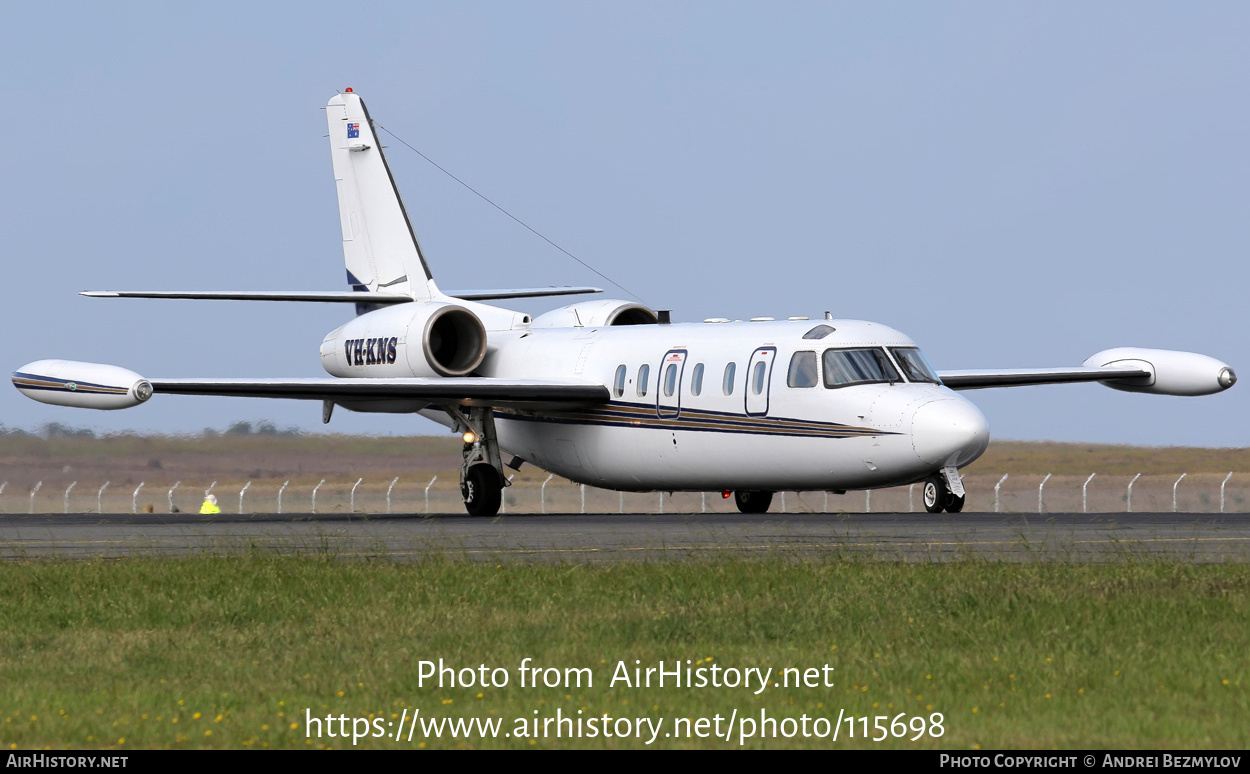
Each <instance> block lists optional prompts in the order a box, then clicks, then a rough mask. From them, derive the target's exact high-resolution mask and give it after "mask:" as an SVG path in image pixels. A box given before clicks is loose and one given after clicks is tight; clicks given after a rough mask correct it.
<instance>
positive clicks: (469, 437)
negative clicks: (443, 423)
mask: <svg viewBox="0 0 1250 774" xmlns="http://www.w3.org/2000/svg"><path fill="white" fill-rule="evenodd" d="M476 440H477V435H476V434H474V432H473V431H472V430H466V431H465V433H464V442H465V443H473V442H474V441H476Z"/></svg>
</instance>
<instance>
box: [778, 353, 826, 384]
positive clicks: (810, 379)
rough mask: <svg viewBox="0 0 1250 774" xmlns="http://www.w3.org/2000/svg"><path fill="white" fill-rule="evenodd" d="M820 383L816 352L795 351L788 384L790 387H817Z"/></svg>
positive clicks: (788, 375)
mask: <svg viewBox="0 0 1250 774" xmlns="http://www.w3.org/2000/svg"><path fill="white" fill-rule="evenodd" d="M819 383H820V370H819V368H818V367H817V365H816V353H815V352H795V353H794V357H792V358H790V372H789V373H788V374H787V375H786V384H787V385H789V386H790V387H815V386H816V385H818V384H819Z"/></svg>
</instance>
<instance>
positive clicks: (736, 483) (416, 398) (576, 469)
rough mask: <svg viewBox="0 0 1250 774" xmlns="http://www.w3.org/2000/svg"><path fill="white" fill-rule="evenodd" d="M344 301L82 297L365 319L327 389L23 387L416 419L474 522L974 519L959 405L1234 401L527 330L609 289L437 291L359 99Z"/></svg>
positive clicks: (820, 334)
mask: <svg viewBox="0 0 1250 774" xmlns="http://www.w3.org/2000/svg"><path fill="white" fill-rule="evenodd" d="M326 115H327V118H328V120H329V125H330V153H331V156H332V158H333V161H334V179H335V184H336V185H337V187H338V202H339V217H340V219H341V221H342V228H343V253H344V257H345V259H346V264H347V280H348V283H349V284H350V285H351V288H352V290H351V292H341V293H335V292H328V293H327V292H235V291H226V292H202V291H186V292H182V291H174V292H157V291H151V292H149V291H124V292H86V293H83V295H86V296H92V297H132V298H183V299H239V300H264V301H305V302H329V303H352V304H355V305H356V315H357V316H356V317H355V319H353V320H352V321H350V322H348V323H347V324H345V325H343V326H342V327H340V328H339V329H337V330H335V331H332V332H331V333H330V334H329V335H327V336H326V337H325V339H324V341H322V343H321V363H322V365H323V366H324V367H325V370H326V371H327V372H328V373H329V374H330V375H331V376H332V377H333V378H317V379H164V378H158V379H147V378H144V377H142V376H140V375H139V374H136V373H134V372H133V371H129V370H127V369H124V368H120V367H117V366H112V365H102V364H98V363H80V362H71V361H65V360H41V361H38V362H34V363H30V364H29V365H26V366H23V367H22V368H21V369H20V370H18V371H17V372H16V373H14V374H13V383H14V385H16V387H17V389H18V390H20V391H21V392H22V393H23V394H25V395H27V396H28V397H31V398H33V399H35V400H37V401H41V402H44V403H52V404H57V405H63V406H79V407H86V408H96V409H119V408H127V407H130V406H136V405H138V404H140V403H143V402H145V401H147V400H148V399H149V398H151V397H152V396H153V395H154V394H171V395H230V396H242V397H255V398H293V399H301V400H316V401H321V402H322V405H323V408H322V418H323V420H324V421H326V422H329V421H330V415H331V413H332V411H333V409H334V407H335V406H342V407H343V408H344V409H347V410H349V411H362V412H386V413H396V414H414V413H415V414H421V415H423V416H426V417H429V418H430V419H433V420H434V421H436V422H440V423H442V424H444V425H446V426H447V427H449V428H451V429H452V430H453V431H455V432H457V433H461V434H463V437H464V462H463V465H462V467H461V479H460V482H461V483H460V487H461V493H462V495H463V498H464V503H465V507H466V508H467V510H468V512H469V513H470V514H472V515H475V516H489V515H493V514H495V513H496V512H497V511H498V510H499V506H500V498H501V496H502V490H503V488H504V487H506V486H507V485H508V479H507V478H506V477H505V474H504V463H503V455H505V454H506V455H510V456H511V460H510V462H509V463H508V465H509V466H511V467H514V468H515V467H519V466H520V465H521V464H522V463H523V462H530V463H532V464H534V465H537V466H539V467H542V468H545V469H546V470H549V471H551V472H552V473H556V474H558V475H560V476H564V477H565V478H568V479H571V480H572V481H576V482H580V483H584V484H590V485H592V486H598V487H606V488H609V489H618V490H623V491H656V490H659V491H704V492H706V491H721V492H723V493H725V494H726V496H728V495H729V494H730V493H732V494H733V495H734V497H735V500H736V504H737V506H738V508H739V509H740V510H741V511H742V512H744V513H762V512H764V511H766V510H768V507H769V504H770V502H771V500H772V496H773V493H774V492H777V491H781V490H791V491H795V490H797V491H804V490H808V491H812V490H815V491H820V490H824V491H833V492H844V491H846V490H850V489H874V488H879V487H890V486H897V485H902V484H912V483H916V482H921V481H923V482H924V488H923V491H924V503H925V508H926V509H927V510H928V511H929V512H931V513H938V512H940V511H942V510H946V511H950V512H957V511H959V510H961V509H962V508H963V504H964V496H965V495H964V488H963V484H962V483H961V480H960V476H959V473H958V470H959V468H960V467H962V466H964V465H967V464H969V463H971V462H972V461H973V460H975V459H977V457H979V456H980V455H981V453H982V452H984V451H985V448H986V446H987V444H988V443H989V437H990V436H989V426H988V425H987V423H986V421H985V417H984V416H982V414H981V412H980V411H978V410H977V408H976V407H975V406H974V405H972V403H970V402H969V401H968V400H966V399H965V398H964V397H963V396H962V395H960V394H959V392H958V391H960V390H970V389H980V388H987V387H1009V386H1019V385H1032V384H1054V383H1061V382H1085V381H1099V382H1102V383H1103V384H1106V385H1107V386H1109V387H1112V388H1114V389H1117V390H1128V391H1131V392H1149V393H1156V394H1161V395H1206V394H1211V393H1216V392H1220V391H1221V390H1226V389H1228V388H1229V387H1231V386H1232V385H1233V383H1234V382H1235V381H1236V375H1235V374H1234V373H1233V370H1232V369H1231V368H1229V367H1228V366H1227V365H1225V364H1224V363H1221V362H1219V361H1218V360H1215V359H1213V358H1210V357H1207V356H1205V355H1200V354H1195V353H1190V352H1173V351H1165V350H1157V349H1137V348H1119V349H1110V350H1106V351H1104V352H1099V353H1098V354H1096V355H1094V356H1092V357H1090V358H1089V359H1088V360H1086V361H1085V363H1084V365H1082V366H1079V367H1071V368H1048V369H1029V370H986V371H935V370H934V369H933V368H932V366H930V364H929V363H928V361H926V360H925V357H924V355H923V354H922V353H921V351H920V349H919V348H918V347H917V346H916V344H915V342H913V341H912V340H911V339H910V338H908V337H907V336H905V335H904V334H902V333H900V332H898V331H896V330H892V329H891V328H888V327H886V326H884V325H879V324H877V323H872V322H863V321H859V320H838V319H832V318H831V316H830V315H828V313H826V315H825V319H823V320H814V321H813V320H808V319H807V318H790V319H789V320H786V321H774V320H772V319H771V318H760V319H753V320H751V321H749V322H741V321H730V320H725V319H712V320H705V321H704V322H703V323H698V324H669V320H668V315H667V313H665V312H660V313H658V314H657V313H656V312H655V311H653V310H651V309H649V308H647V307H645V306H643V305H641V304H637V303H631V302H627V301H615V300H607V301H587V302H582V303H577V304H573V305H571V306H565V307H563V308H561V309H557V310H555V311H552V312H548V313H546V314H543V315H540V316H538V317H533V318H531V317H530V315H527V314H524V313H522V312H515V311H512V310H509V309H505V308H503V307H499V306H495V305H489V304H485V303H481V302H483V301H498V300H503V299H509V298H522V297H535V296H555V295H564V294H576V293H598V292H601V291H599V290H598V289H596V288H558V289H537V290H503V291H478V292H455V291H451V292H444V291H441V290H439V288H438V285H437V284H435V282H434V277H433V275H432V274H431V273H430V268H429V266H428V265H427V264H426V261H425V258H424V256H423V255H422V253H421V246H420V244H419V243H418V241H417V237H416V234H415V232H414V231H413V229H412V224H411V223H410V221H409V219H408V215H407V212H406V211H405V209H404V205H403V202H402V201H401V200H400V197H399V191H398V190H397V189H396V187H395V182H394V179H393V178H392V176H391V171H390V167H389V166H388V165H387V162H386V156H385V154H384V153H383V151H382V146H381V144H380V143H379V141H378V137H377V134H376V132H375V129H374V124H373V122H372V120H371V119H370V117H369V113H368V111H367V110H366V109H365V104H364V102H363V101H362V100H361V99H360V97H359V96H358V95H356V94H354V93H352V92H351V90H350V89H348V90H347V91H346V92H345V93H342V94H338V95H336V96H334V97H333V98H332V99H331V100H330V102H329V104H328V105H327V110H326Z"/></svg>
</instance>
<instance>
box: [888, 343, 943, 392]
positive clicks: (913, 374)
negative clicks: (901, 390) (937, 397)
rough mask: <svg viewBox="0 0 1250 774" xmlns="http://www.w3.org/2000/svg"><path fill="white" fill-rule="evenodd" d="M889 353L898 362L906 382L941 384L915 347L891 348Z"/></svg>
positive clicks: (931, 367) (935, 373)
mask: <svg viewBox="0 0 1250 774" xmlns="http://www.w3.org/2000/svg"><path fill="white" fill-rule="evenodd" d="M890 351H891V352H893V353H894V359H895V360H897V361H898V364H899V367H900V368H902V369H903V373H905V374H907V381H909V382H933V383H934V384H941V383H942V380H941V379H939V378H938V375H937V372H936V371H934V370H933V366H931V365H929V361H928V360H926V359H925V356H924V355H923V354H921V352H920V350H918V349H916V348H915V347H891V348H890Z"/></svg>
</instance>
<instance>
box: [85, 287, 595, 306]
mask: <svg viewBox="0 0 1250 774" xmlns="http://www.w3.org/2000/svg"><path fill="white" fill-rule="evenodd" d="M602 292H603V289H602V288H578V287H562V288H555V287H552V288H516V289H512V290H453V291H451V292H450V293H445V294H444V295H447V296H450V297H452V298H459V299H461V300H463V301H494V300H499V299H505V298H545V297H547V296H576V295H583V294H586V293H602ZM78 295H80V296H87V297H89V298H179V299H198V300H209V301H306V302H313V303H323V304H325V303H328V304H403V303H407V302H409V301H412V300H413V299H412V298H411V297H409V296H404V295H397V294H391V293H366V292H361V291H324V290H84V291H82V292H81V293H79V294H78Z"/></svg>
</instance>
